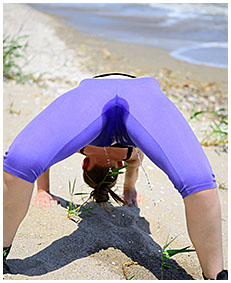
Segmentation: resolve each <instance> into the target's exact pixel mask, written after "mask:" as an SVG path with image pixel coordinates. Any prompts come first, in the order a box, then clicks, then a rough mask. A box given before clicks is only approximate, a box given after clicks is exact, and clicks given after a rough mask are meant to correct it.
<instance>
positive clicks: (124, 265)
mask: <svg viewBox="0 0 231 283" xmlns="http://www.w3.org/2000/svg"><path fill="white" fill-rule="evenodd" d="M137 264H138V262H136V261H130V262H125V263H124V264H123V266H122V269H123V273H124V276H125V278H126V280H129V278H128V276H127V274H126V269H125V267H126V266H130V265H137Z"/></svg>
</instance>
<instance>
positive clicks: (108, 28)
mask: <svg viewBox="0 0 231 283" xmlns="http://www.w3.org/2000/svg"><path fill="white" fill-rule="evenodd" d="M27 5H30V6H31V7H33V8H35V9H38V10H41V11H45V12H49V13H53V14H55V15H59V16H62V17H63V20H64V22H66V23H67V24H69V25H71V26H72V27H74V28H76V29H77V30H79V31H82V32H86V33H90V34H96V35H98V36H100V37H101V38H105V39H110V40H116V41H123V42H129V43H136V44H143V45H149V46H154V47H159V48H163V49H166V50H168V51H169V54H170V55H171V56H173V57H174V58H176V59H179V60H182V61H186V62H189V63H192V64H200V65H206V66H212V67H221V68H227V67H228V5H227V4H225V3H221V4H218V3H195V4H176V3H173V4H171V3H170V4H165V3H162V4H161V3H146V4H137V3H133V4H130V3H110V4H109V3H84V4H83V3H68V4H65V3H54V4H27Z"/></svg>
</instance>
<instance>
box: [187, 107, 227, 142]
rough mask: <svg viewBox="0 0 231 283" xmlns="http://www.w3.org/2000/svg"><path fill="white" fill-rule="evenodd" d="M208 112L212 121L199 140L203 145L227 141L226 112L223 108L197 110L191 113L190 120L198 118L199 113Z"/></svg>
mask: <svg viewBox="0 0 231 283" xmlns="http://www.w3.org/2000/svg"><path fill="white" fill-rule="evenodd" d="M204 113H209V114H212V115H213V117H212V121H211V123H210V124H209V127H208V129H207V130H206V132H205V137H204V138H203V140H202V141H201V144H202V145H204V146H208V145H218V144H227V143H228V114H227V111H226V109H225V108H220V109H218V110H217V111H199V112H195V113H194V114H193V115H191V117H190V120H192V119H196V120H198V121H200V119H199V118H198V116H199V115H201V114H204Z"/></svg>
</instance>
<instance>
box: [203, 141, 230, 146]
mask: <svg viewBox="0 0 231 283" xmlns="http://www.w3.org/2000/svg"><path fill="white" fill-rule="evenodd" d="M227 143H228V141H215V142H201V145H203V146H210V145H219V144H227Z"/></svg>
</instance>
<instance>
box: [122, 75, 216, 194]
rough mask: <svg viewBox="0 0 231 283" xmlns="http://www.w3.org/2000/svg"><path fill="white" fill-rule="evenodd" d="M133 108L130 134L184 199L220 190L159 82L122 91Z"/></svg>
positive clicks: (206, 160)
mask: <svg viewBox="0 0 231 283" xmlns="http://www.w3.org/2000/svg"><path fill="white" fill-rule="evenodd" d="M120 95H121V97H123V98H125V99H126V101H127V102H128V105H129V110H128V112H129V113H128V114H127V116H126V117H127V118H126V121H124V123H125V125H126V130H127V132H128V135H129V136H130V138H131V139H132V140H133V142H134V143H135V144H136V145H137V146H138V147H139V148H140V149H141V150H142V151H143V152H144V153H145V154H146V155H147V156H148V157H149V158H150V159H151V160H152V161H153V162H154V163H155V164H156V165H157V166H158V167H159V168H161V169H162V170H163V171H164V172H165V173H166V174H167V175H168V177H169V179H170V180H171V181H172V183H173V184H174V186H175V188H176V189H177V190H178V191H179V192H180V193H181V195H182V197H186V196H187V195H189V194H191V193H193V192H196V191H200V190H203V189H209V188H214V187H216V181H215V178H214V177H215V176H214V174H213V172H212V169H211V166H210V164H209V161H208V159H207V157H206V155H205V153H204V151H203V148H202V146H201V145H200V143H199V141H198V139H197V138H196V136H195V134H194V133H193V131H192V129H191V128H190V126H189V124H188V123H187V121H186V120H185V118H184V117H183V115H182V114H181V113H180V111H179V110H178V109H177V107H176V106H175V105H174V104H173V103H172V102H171V101H170V99H169V98H168V97H167V96H166V95H164V94H163V93H162V92H161V89H160V86H159V83H158V82H157V81H156V80H155V79H148V78H147V79H146V83H144V82H143V83H142V84H140V86H139V85H137V86H136V87H135V88H132V87H131V86H128V85H127V87H125V88H123V89H121V91H120Z"/></svg>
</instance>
